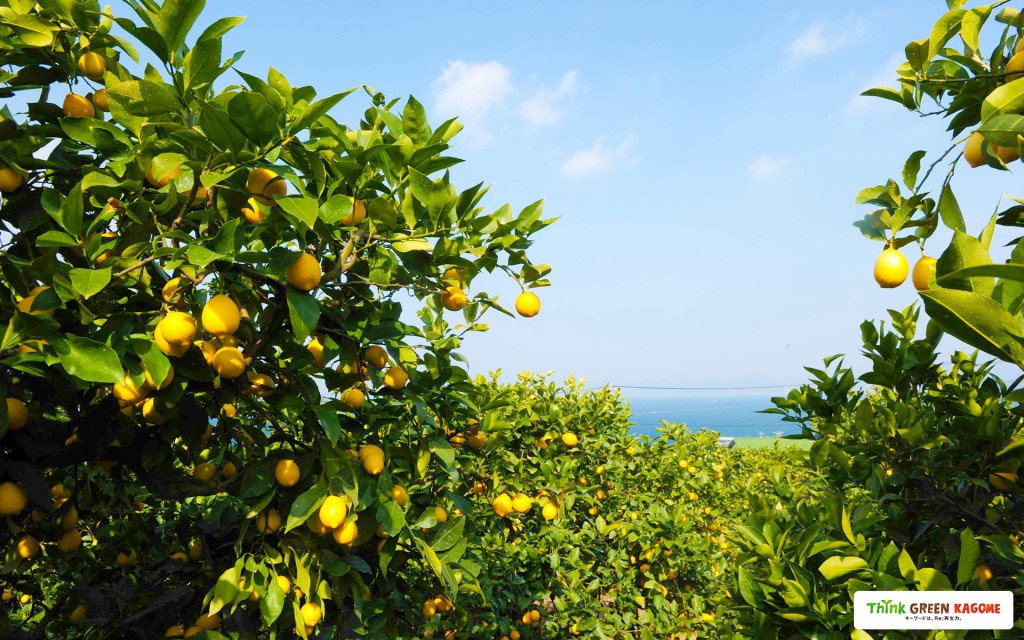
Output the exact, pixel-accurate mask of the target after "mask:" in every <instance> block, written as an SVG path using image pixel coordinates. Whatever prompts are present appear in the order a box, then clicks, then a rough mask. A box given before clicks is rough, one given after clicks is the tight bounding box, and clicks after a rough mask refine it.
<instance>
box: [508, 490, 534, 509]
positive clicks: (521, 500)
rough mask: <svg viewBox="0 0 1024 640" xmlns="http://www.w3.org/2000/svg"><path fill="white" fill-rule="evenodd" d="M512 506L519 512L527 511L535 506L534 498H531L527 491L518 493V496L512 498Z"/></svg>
mask: <svg viewBox="0 0 1024 640" xmlns="http://www.w3.org/2000/svg"><path fill="white" fill-rule="evenodd" d="M512 508H513V509H515V510H516V512H517V513H526V512H527V511H529V510H530V509H531V508H533V500H530V496H528V495H526V494H525V493H517V494H516V497H514V498H512Z"/></svg>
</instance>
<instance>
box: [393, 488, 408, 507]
mask: <svg viewBox="0 0 1024 640" xmlns="http://www.w3.org/2000/svg"><path fill="white" fill-rule="evenodd" d="M391 499H392V500H394V501H395V502H397V503H398V506H400V507H404V506H405V505H407V504H409V493H408V492H407V491H406V490H405V487H403V486H402V485H400V484H396V485H395V486H393V487H391Z"/></svg>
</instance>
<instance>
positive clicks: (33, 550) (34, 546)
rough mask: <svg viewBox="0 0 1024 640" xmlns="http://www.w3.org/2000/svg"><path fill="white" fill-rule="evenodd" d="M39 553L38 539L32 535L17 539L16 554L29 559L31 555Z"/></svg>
mask: <svg viewBox="0 0 1024 640" xmlns="http://www.w3.org/2000/svg"><path fill="white" fill-rule="evenodd" d="M37 553H39V541H38V540H36V539H35V537H34V536H30V535H26V536H22V537H21V539H20V540H18V556H19V557H21V558H23V559H25V560H29V559H31V558H32V557H33V556H35V555H36V554H37Z"/></svg>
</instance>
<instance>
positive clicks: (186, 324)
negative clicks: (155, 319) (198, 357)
mask: <svg viewBox="0 0 1024 640" xmlns="http://www.w3.org/2000/svg"><path fill="white" fill-rule="evenodd" d="M157 331H159V332H160V335H162V336H163V338H164V340H166V341H167V342H169V343H172V344H174V343H176V344H191V342H192V341H193V340H195V337H196V321H195V320H193V319H192V316H190V315H188V314H187V313H182V312H181V311H172V312H170V313H168V314H167V315H166V316H164V319H163V320H161V321H160V323H159V324H158V325H157Z"/></svg>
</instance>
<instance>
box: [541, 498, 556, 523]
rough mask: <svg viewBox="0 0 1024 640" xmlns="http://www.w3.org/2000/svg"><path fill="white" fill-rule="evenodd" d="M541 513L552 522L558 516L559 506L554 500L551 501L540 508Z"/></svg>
mask: <svg viewBox="0 0 1024 640" xmlns="http://www.w3.org/2000/svg"><path fill="white" fill-rule="evenodd" d="M540 515H542V516H544V519H545V520H547V521H548V522H550V521H552V520H554V519H555V518H556V517H557V516H558V507H557V506H556V505H555V503H554V502H549V503H547V504H546V505H544V508H542V509H541V510H540Z"/></svg>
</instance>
